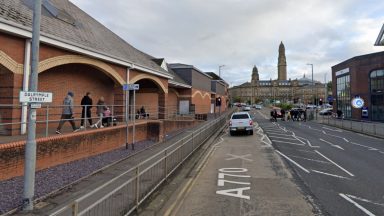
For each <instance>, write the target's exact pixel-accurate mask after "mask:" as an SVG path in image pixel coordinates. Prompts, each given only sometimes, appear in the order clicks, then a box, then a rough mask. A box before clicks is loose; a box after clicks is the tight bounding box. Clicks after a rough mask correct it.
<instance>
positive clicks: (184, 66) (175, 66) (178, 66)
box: [168, 63, 212, 79]
mask: <svg viewBox="0 0 384 216" xmlns="http://www.w3.org/2000/svg"><path fill="white" fill-rule="evenodd" d="M168 67H169V68H172V69H193V70H195V71H197V72H199V73H201V74H203V75H204V76H207V77H208V78H209V79H212V77H211V76H209V75H208V74H206V73H204V72H203V71H201V70H200V69H198V68H196V67H195V66H193V65H187V64H181V63H172V64H168Z"/></svg>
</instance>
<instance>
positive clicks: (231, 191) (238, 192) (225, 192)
mask: <svg viewBox="0 0 384 216" xmlns="http://www.w3.org/2000/svg"><path fill="white" fill-rule="evenodd" d="M250 189H251V187H244V188H235V189H228V190H219V191H216V194H220V195H225V196H232V197H237V198H242V199H247V200H250V199H251V197H250V196H247V195H244V194H243V192H244V191H245V190H250ZM234 192H235V193H234Z"/></svg>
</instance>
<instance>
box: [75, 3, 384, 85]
mask: <svg viewBox="0 0 384 216" xmlns="http://www.w3.org/2000/svg"><path fill="white" fill-rule="evenodd" d="M71 1H72V2H73V3H74V4H76V5H77V6H78V7H80V8H81V9H82V10H84V11H85V12H87V13H88V14H90V15H91V16H92V17H94V18H95V19H96V20H98V21H99V22H101V23H102V24H103V25H105V26H106V27H108V28H109V29H111V30H112V31H113V32H115V33H116V34H117V35H119V36H120V37H122V38H123V39H124V40H126V41H127V42H128V43H130V44H131V45H133V46H134V47H136V48H138V49H139V50H141V51H143V52H146V53H148V54H150V55H152V56H155V57H158V58H165V59H166V61H167V62H168V63H185V64H191V65H194V66H195V67H197V68H199V69H201V70H202V71H206V72H208V71H213V72H216V73H218V70H219V69H218V68H219V65H225V67H223V68H222V77H223V78H224V79H225V80H226V81H227V82H228V83H229V84H231V85H238V84H241V83H243V82H247V81H250V79H251V71H252V67H253V65H256V66H257V67H258V69H259V74H260V79H270V78H272V79H276V78H277V58H278V47H279V44H280V41H283V43H284V45H285V49H286V57H287V64H288V69H287V70H288V78H291V79H296V78H301V77H302V76H303V74H304V73H306V75H307V77H309V78H310V76H311V66H309V65H307V63H312V64H313V65H314V78H315V79H317V80H320V81H322V82H323V81H324V77H325V74H327V75H326V76H327V80H329V79H331V67H332V66H333V65H335V64H337V63H340V62H342V61H344V60H347V59H349V58H351V57H354V56H357V55H363V54H367V53H372V52H379V51H384V47H374V46H373V44H374V42H375V40H376V38H377V35H378V33H379V31H380V28H381V26H382V25H383V23H384V13H383V11H384V1H383V0H309V1H304V0H289V1H288V0H113V1H105V0H71Z"/></svg>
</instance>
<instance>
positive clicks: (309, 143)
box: [307, 140, 320, 148]
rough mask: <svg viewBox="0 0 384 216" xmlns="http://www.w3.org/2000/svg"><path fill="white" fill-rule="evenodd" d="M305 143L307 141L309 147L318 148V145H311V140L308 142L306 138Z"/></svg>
mask: <svg viewBox="0 0 384 216" xmlns="http://www.w3.org/2000/svg"><path fill="white" fill-rule="evenodd" d="M307 143H308V145H309V147H311V148H320V146H313V145H312V144H311V142H309V140H307Z"/></svg>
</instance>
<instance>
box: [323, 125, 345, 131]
mask: <svg viewBox="0 0 384 216" xmlns="http://www.w3.org/2000/svg"><path fill="white" fill-rule="evenodd" d="M323 128H324V129H327V130H330V131H337V132H343V130H341V129H338V128H336V129H333V128H329V127H325V126H324V127H323Z"/></svg>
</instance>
